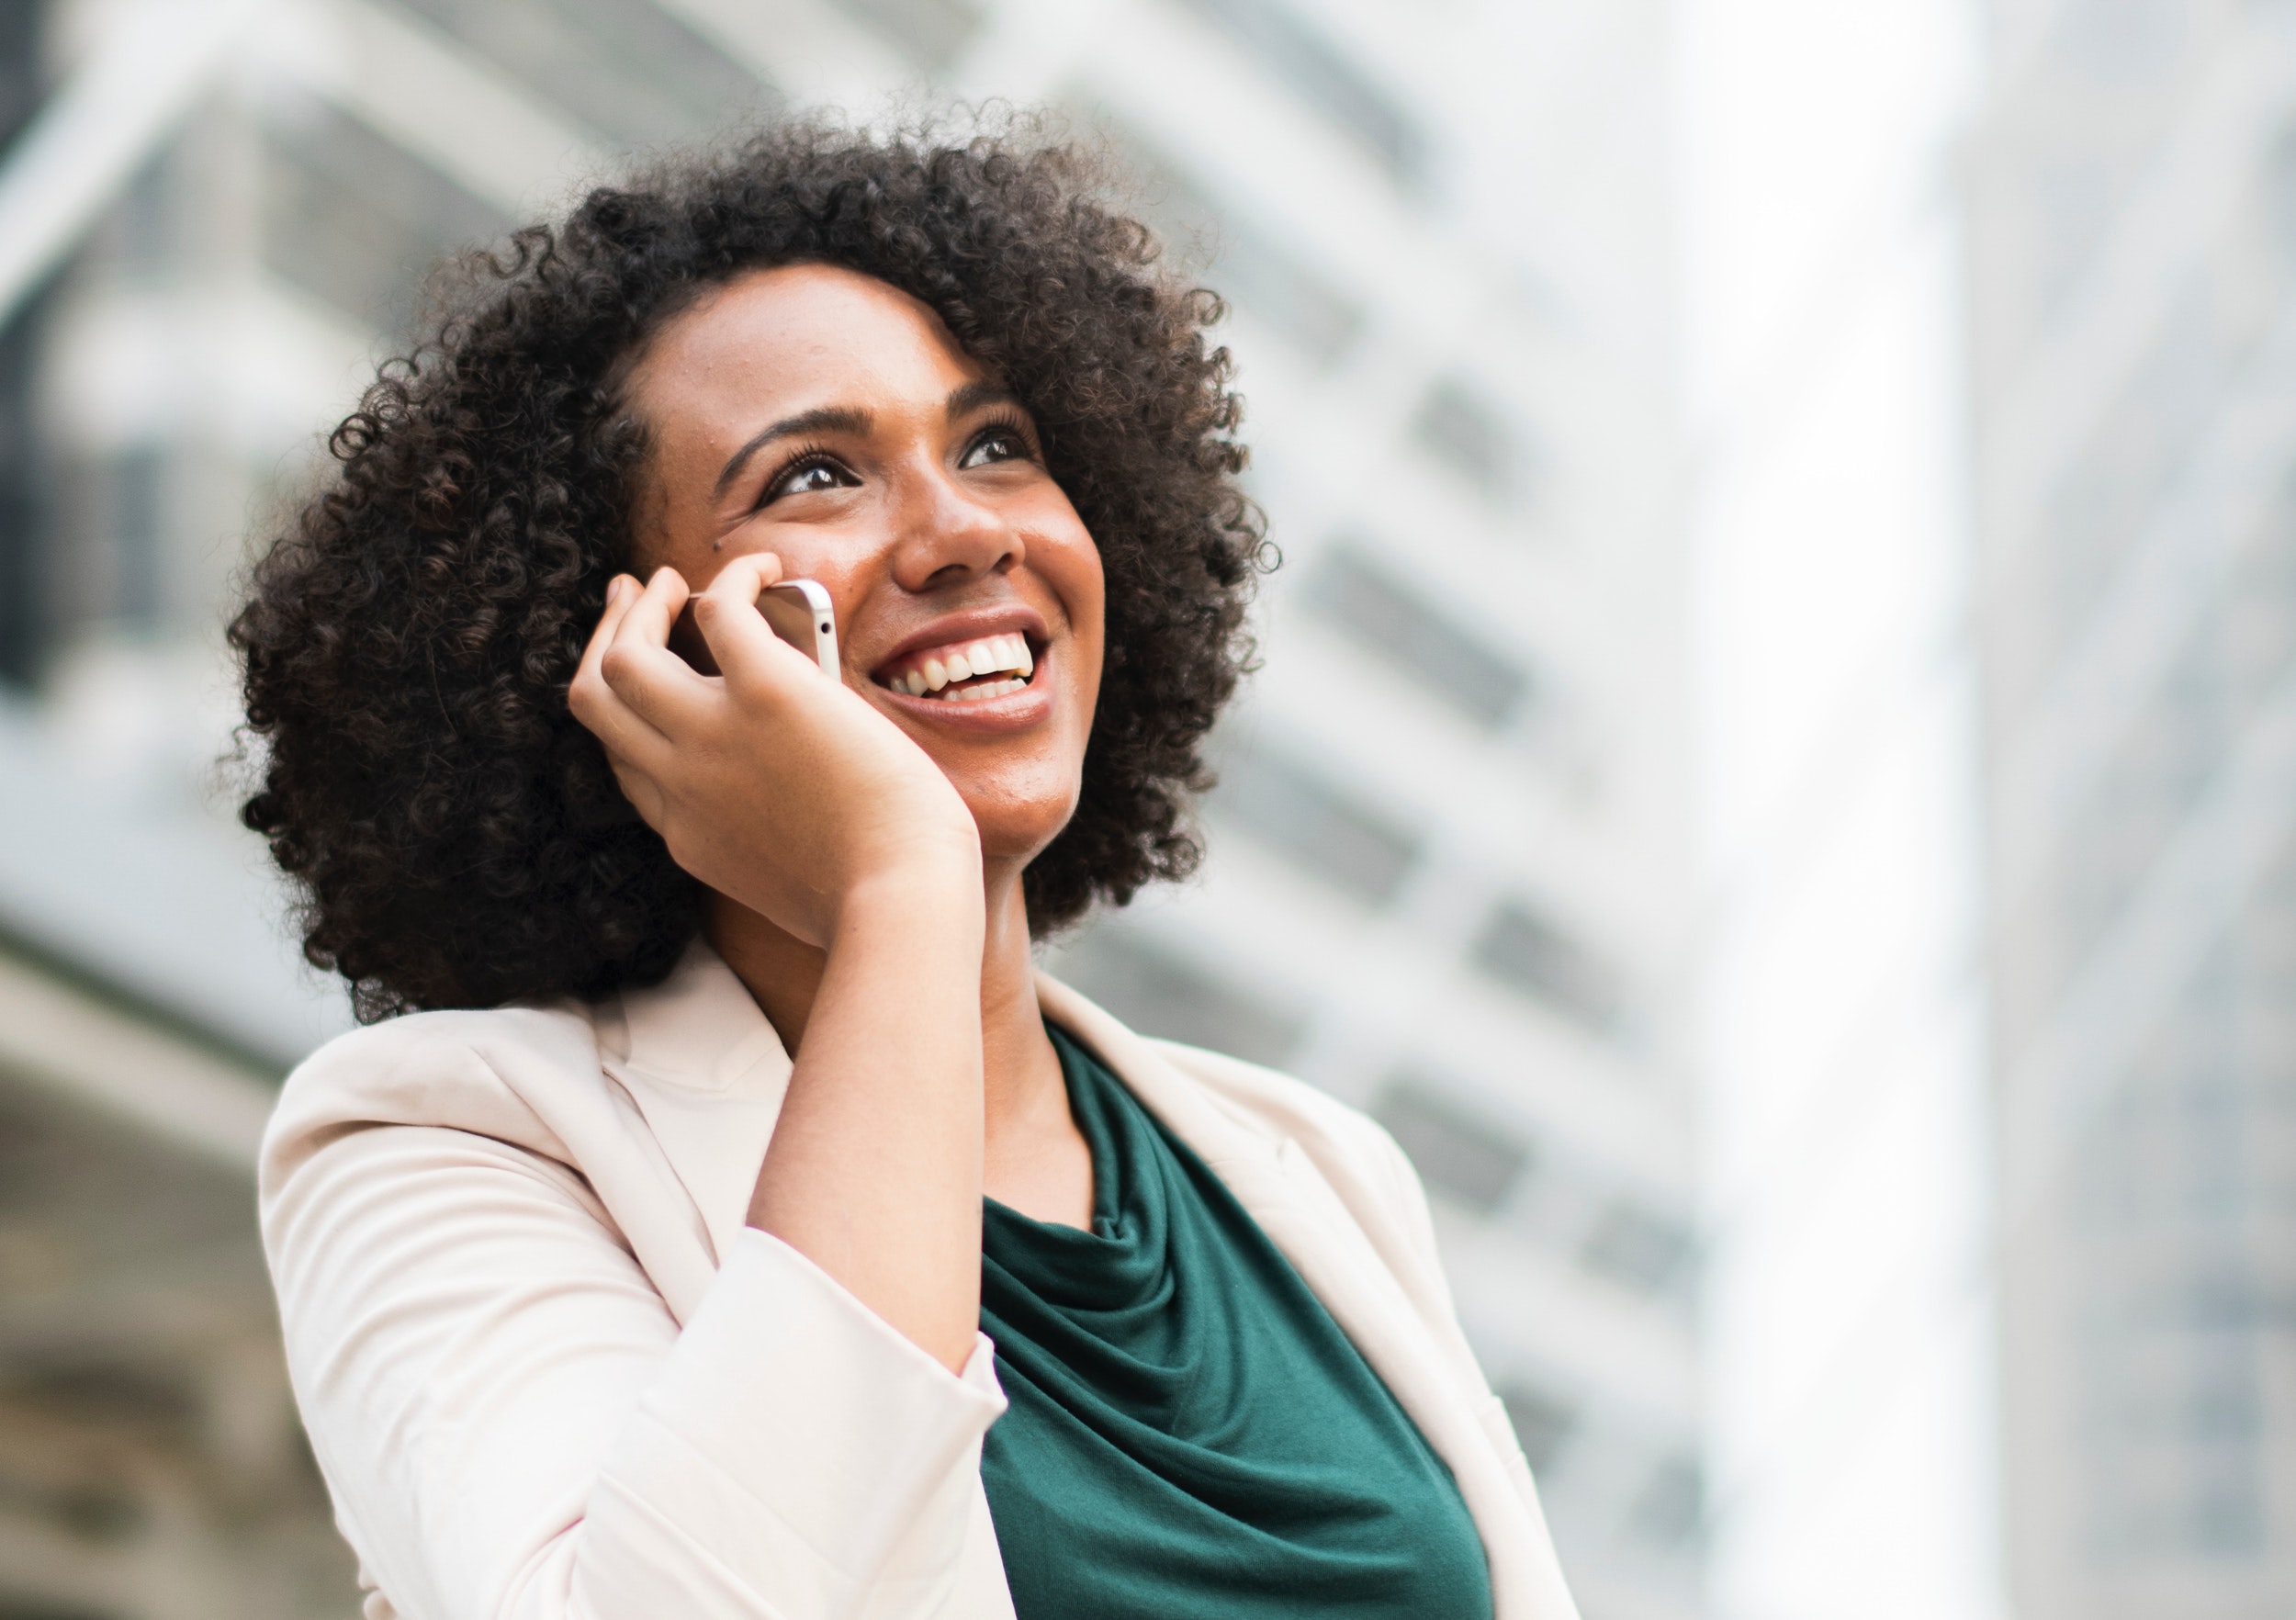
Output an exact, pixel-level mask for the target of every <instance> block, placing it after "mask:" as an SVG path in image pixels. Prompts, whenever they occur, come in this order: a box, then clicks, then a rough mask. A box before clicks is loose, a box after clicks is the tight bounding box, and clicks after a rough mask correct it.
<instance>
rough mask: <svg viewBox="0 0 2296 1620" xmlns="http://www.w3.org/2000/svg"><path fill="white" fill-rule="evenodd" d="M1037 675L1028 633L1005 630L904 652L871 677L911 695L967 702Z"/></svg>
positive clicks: (1016, 687) (1018, 686)
mask: <svg viewBox="0 0 2296 1620" xmlns="http://www.w3.org/2000/svg"><path fill="white" fill-rule="evenodd" d="M1035 675H1036V653H1035V651H1034V649H1033V648H1031V647H1030V646H1029V638H1028V637H1027V636H1022V635H1020V634H1019V633H1018V632H1008V633H1007V634H1005V635H1002V636H982V637H981V638H980V639H978V640H976V641H952V642H950V643H949V644H948V645H947V646H945V647H924V648H921V649H919V650H918V651H917V652H913V653H906V654H904V655H903V656H902V657H901V658H899V659H897V660H895V662H893V663H890V664H887V665H886V666H885V667H884V669H879V670H878V671H877V672H876V673H875V674H874V675H873V676H872V677H871V679H872V680H873V681H876V683H877V684H878V685H880V686H882V687H884V688H886V689H888V690H889V691H893V692H905V693H906V694H907V695H908V696H910V697H918V698H931V699H933V700H935V701H937V702H940V703H981V702H983V701H985V700H986V699H989V698H999V697H1003V696H1005V695H1006V694H1007V692H1019V690H1020V689H1021V688H1022V687H1024V686H1026V685H1028V684H1029V682H1030V681H1031V680H1033V679H1034V678H1035Z"/></svg>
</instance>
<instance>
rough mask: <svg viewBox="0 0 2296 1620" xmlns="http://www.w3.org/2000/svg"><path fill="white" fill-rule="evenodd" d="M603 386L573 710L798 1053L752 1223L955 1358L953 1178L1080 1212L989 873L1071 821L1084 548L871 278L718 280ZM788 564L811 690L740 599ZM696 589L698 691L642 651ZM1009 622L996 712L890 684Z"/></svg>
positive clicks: (679, 662) (1027, 854)
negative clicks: (614, 457) (632, 456)
mask: <svg viewBox="0 0 2296 1620" xmlns="http://www.w3.org/2000/svg"><path fill="white" fill-rule="evenodd" d="M627 390H628V397H629V399H630V401H631V403H632V405H633V406H634V407H635V409H636V411H637V412H638V414H639V415H640V416H641V418H642V419H643V420H644V422H645V424H646V428H647V438H648V445H649V451H648V458H647V467H646V470H645V473H644V477H643V479H642V483H641V489H640V491H639V495H638V499H637V511H636V514H635V516H636V522H635V523H634V528H635V529H636V534H637V536H638V541H637V544H638V550H639V553H640V555H639V557H637V558H636V561H638V562H639V563H640V564H641V565H643V566H644V567H646V568H647V569H649V570H650V574H651V577H650V579H648V581H647V584H646V585H645V586H644V587H643V588H641V587H640V586H639V585H638V583H637V581H636V579H629V578H625V579H617V580H616V581H615V582H614V586H613V590H612V591H611V592H610V594H609V598H608V602H607V607H606V612H605V613H604V614H603V615H602V618H601V620H600V622H599V625H598V629H597V631H596V633H595V634H594V636H592V638H591V644H590V647H589V648H588V649H587V651H586V653H585V655H584V657H583V659H582V664H581V668H580V671H579V672H578V674H577V675H576V677H575V680H574V682H573V686H572V691H571V693H570V701H571V703H572V704H573V708H574V712H575V714H576V715H577V716H578V717H579V718H580V720H581V721H582V723H583V724H584V725H585V726H589V727H590V729H591V730H592V731H593V732H595V733H597V735H598V736H599V737H600V739H601V740H602V742H603V744H604V745H605V748H606V753H607V757H608V759H610V760H611V762H612V763H613V769H614V771H615V774H616V776H617V778H618V779H619V780H620V781H621V782H622V785H623V788H624V791H625V793H628V795H629V797H630V799H631V802H632V803H633V804H635V805H636V807H637V809H638V811H639V813H640V814H641V815H643V816H645V817H646V819H647V822H648V823H649V824H650V825H652V826H653V827H655V829H656V830H657V831H658V832H660V833H661V835H662V837H663V838H664V839H665V841H666V842H667V843H668V845H669V848H670V852H671V854H672V856H673V858H675V859H676V860H677V861H678V862H679V863H680V865H681V866H682V867H684V868H685V869H686V870H687V871H689V872H692V873H694V875H695V876H696V877H698V878H699V879H700V880H701V881H702V882H703V883H704V884H706V885H707V886H708V888H709V889H710V891H711V900H710V906H709V917H708V923H707V931H708V933H709V936H710V938H711V940H712V942H713V943H714V944H715V946H716V947H717V949H718V950H719V951H720V952H721V953H722V954H723V955H724V956H725V958H726V962H727V963H728V964H729V965H730V966H732V968H733V969H734V971H735V973H737V974H738V975H739V976H740V977H741V979H742V981H743V983H744V984H747V985H748V988H749V991H750V994H751V995H752V996H755V997H756V999H757V1001H758V1003H759V1005H760V1007H762V1008H763V1009H764V1011H765V1013H766V1015H767V1017H768V1018H770V1019H771V1021H772V1022H773V1024H774V1026H775V1028H776V1029H777V1030H779V1032H780V1033H781V1035H782V1040H783V1041H784V1043H785V1044H786V1045H787V1046H788V1047H789V1049H790V1050H791V1052H793V1054H794V1059H795V1068H794V1072H793V1074H792V1076H791V1081H790V1086H789V1092H788V1096H787V1097H786V1099H785V1100H784V1102H783V1105H782V1116H781V1120H780V1122H779V1124H778V1125H777V1127H776V1129H775V1132H774V1136H773V1140H772V1143H771V1147H770V1148H769V1150H768V1152H767V1156H766V1160H765V1164H764V1166H763V1167H762V1169H761V1171H760V1175H759V1179H758V1186H757V1190H756V1193H755V1194H754V1196H753V1198H752V1199H751V1204H750V1221H751V1224H753V1225H756V1226H759V1227H760V1228H761V1229H763V1230H765V1231H767V1232H772V1233H773V1234H774V1235H776V1236H778V1237H780V1238H782V1240H783V1241H785V1242H787V1243H790V1244H791V1245H792V1246H793V1247H794V1248H796V1249H797V1250H799V1251H800V1252H801V1253H803V1254H805V1255H806V1256H807V1257H808V1258H810V1259H812V1260H813V1261H814V1262H815V1263H816V1264H817V1265H819V1266H822V1267H823V1269H824V1270H826V1271H827V1272H828V1273H829V1275H831V1276H832V1277H836V1278H837V1279H838V1281H839V1282H840V1283H842V1284H843V1285H844V1286H845V1287H846V1288H848V1289H850V1291H851V1292H852V1293H853V1294H854V1295H855V1296H856V1297H857V1298H859V1299H861V1302H862V1303H863V1304H865V1305H867V1306H869V1307H870V1308H871V1309H872V1310H873V1311H876V1312H877V1313H878V1314H879V1315H880V1316H882V1317H884V1320H885V1321H886V1322H889V1323H891V1324H892V1325H893V1326H894V1327H895V1328H896V1329H898V1330H899V1331H900V1332H902V1333H905V1334H906V1335H907V1336H908V1337H909V1338H910V1339H911V1340H912V1341H914V1342H915V1343H917V1344H919V1345H920V1346H922V1347H923V1348H925V1349H926V1350H927V1351H929V1353H931V1354H933V1355H934V1356H937V1357H939V1358H940V1360H941V1361H942V1362H943V1364H944V1365H947V1366H949V1367H959V1366H962V1363H963V1361H964V1359H965V1358H966V1357H967V1356H969V1355H970V1354H971V1352H972V1348H973V1344H974V1330H975V1328H976V1326H977V1323H978V1318H979V1308H980V1307H979V1287H980V1208H981V1203H980V1201H981V1198H982V1195H983V1194H984V1192H985V1193H986V1194H988V1196H990V1197H994V1198H998V1199H999V1201H1001V1202H1004V1203H1007V1204H1008V1205H1011V1206H1012V1207H1014V1208H1016V1209H1020V1210H1021V1211H1022V1212H1023V1213H1026V1214H1030V1215H1032V1216H1034V1217H1036V1218H1037V1219H1040V1220H1048V1221H1064V1222H1066V1223H1068V1224H1073V1225H1086V1224H1088V1223H1089V1220H1090V1212H1091V1205H1092V1170H1091V1159H1090V1154H1089V1152H1088V1150H1087V1149H1086V1144H1085V1142H1084V1140H1083V1138H1082V1136H1081V1135H1080V1134H1079V1133H1078V1132H1077V1131H1076V1128H1075V1122H1074V1121H1073V1119H1071V1118H1070V1115H1069V1111H1068V1104H1067V1095H1066V1090H1065V1086H1064V1082H1063V1080H1062V1076H1061V1072H1060V1064H1059V1060H1058V1056H1057V1054H1056V1053H1055V1052H1053V1050H1052V1044H1051V1041H1049V1039H1048V1038H1047V1037H1046V1035H1045V1032H1044V1028H1043V1023H1042V1019H1041V1014H1040V1012H1039V1010H1038V1007H1037V1002H1036V993H1035V984H1034V978H1033V972H1032V967H1031V963H1030V955H1029V944H1030V940H1029V926H1028V914H1027V906H1026V902H1025V899H1024V897H1023V894H1022V890H1021V883H1020V876H1021V872H1023V870H1024V869H1025V868H1026V867H1027V865H1028V863H1029V861H1030V860H1032V859H1034V858H1035V856H1036V855H1037V854H1038V853H1039V852H1041V850H1042V849H1044V848H1045V846H1046V845H1048V844H1049V843H1051V842H1052V838H1054V837H1055V836H1057V835H1058V833H1059V832H1060V830H1061V828H1062V827H1064V826H1065V825H1066V824H1067V821H1068V818H1069V816H1071V815H1072V814H1073V813H1074V811H1075V805H1076V800H1077V794H1078V792H1079V784H1080V782H1081V778H1082V771H1083V762H1084V751H1085V746H1086V740H1087V738H1088V737H1089V736H1090V733H1091V726H1092V714H1093V708H1094V704H1095V702H1096V699H1097V692H1098V690H1099V679H1100V667H1101V658H1102V618H1103V583H1102V578H1101V571H1100V560H1099V553H1098V550H1097V547H1096V546H1094V544H1093V541H1092V537H1091V535H1090V534H1088V533H1086V529H1085V527H1084V524H1083V523H1082V521H1081V520H1080V519H1079V518H1078V517H1077V515H1076V512H1075V508H1074V507H1073V506H1072V505H1071V504H1070V503H1069V501H1068V499H1067V496H1066V495H1065V494H1064V492H1063V491H1062V490H1061V489H1060V487H1059V485H1058V484H1057V483H1055V482H1054V481H1053V479H1052V477H1051V475H1050V473H1049V472H1048V471H1047V470H1046V468H1045V467H1044V463H1043V459H1042V455H1041V450H1040V448H1039V446H1038V440H1037V434H1036V429H1035V426H1034V424H1033V422H1031V421H1030V418H1029V416H1028V414H1027V412H1026V411H1025V410H1023V409H1022V407H1021V406H1020V404H1019V401H1018V400H1017V399H1013V398H1012V397H1011V396H1010V395H1009V394H1008V393H1007V391H1006V390H1005V389H1004V388H1002V387H1001V386H1000V385H999V384H998V382H997V380H996V378H995V377H992V376H991V375H989V374H988V373H987V372H986V371H985V370H984V368H983V367H982V366H980V365H979V364H978V363H976V362H975V361H974V360H973V359H972V358H971V357H970V356H969V355H967V354H965V353H964V352H963V350H962V348H960V347H959V346H958V345H957V343H955V341H954V340H953V339H952V338H951V336H950V334H949V332H947V330H946V329H945V328H944V327H943V326H942V325H941V323H940V321H939V319H938V318H937V317H936V316H935V315H934V313H933V312H932V311H931V310H930V309H929V308H928V307H927V306H925V305H924V304H922V303H920V302H918V301H917V300H916V299H914V298H909V297H908V296H907V295H906V294H904V293H902V292H899V291H898V290H896V289H895V288H893V287H889V286H887V285H885V284H884V283H882V282H879V281H876V280H874V279H872V278H871V277H868V276H861V275H859V274H857V273H854V272H851V271H847V270H842V269H838V268H835V267H831V266H827V265H816V264H805V265H793V266H786V267H782V268H777V269H772V270H766V271H759V272H753V273H751V274H749V275H747V276H742V277H740V278H738V279H737V280H735V281H733V282H731V283H729V284H727V285H726V286H725V287H720V288H717V289H715V291H714V292H712V293H710V294H708V295H706V296H705V297H703V298H701V299H699V300H697V301H696V302H695V303H694V304H692V306H690V307H688V308H687V309H683V310H681V311H680V312H679V313H678V314H677V315H675V316H673V317H672V318H671V319H670V321H667V322H665V323H664V325H663V326H662V328H661V329H660V330H659V331H658V332H657V333H656V334H655V335H654V336H653V338H652V339H651V341H650V342H649V343H647V347H646V348H645V350H644V351H643V352H642V353H641V354H639V355H638V356H637V357H636V364H635V366H633V367H632V369H631V372H630V374H629V377H628V382H627ZM800 577H803V578H809V579H816V580H818V581H820V583H821V584H822V585H823V586H824V587H825V588H826V589H827V591H828V592H829V595H830V598H831V601H832V602H833V603H834V604H835V607H836V611H837V620H838V650H839V654H840V657H841V661H842V664H843V671H844V678H843V681H842V683H841V684H839V683H838V682H832V681H827V680H824V679H823V678H822V677H821V674H820V672H819V670H818V669H816V668H815V666H814V665H813V664H812V663H811V661H810V660H808V659H807V658H805V656H804V655H802V654H800V653H798V652H796V651H794V650H793V649H792V648H790V647H786V646H784V645H783V644H782V643H781V642H780V641H779V640H778V639H776V638H775V637H774V636H773V635H772V633H771V630H769V629H768V628H767V626H766V624H765V623H764V620H763V618H762V617H761V616H760V615H759V614H758V613H756V612H755V610H754V607H753V606H752V605H751V604H752V603H754V602H755V601H756V598H757V595H758V593H759V591H760V590H761V589H762V588H763V587H764V586H765V585H767V584H770V583H771V582H772V581H773V580H775V579H785V578H800ZM694 592H698V594H692V602H693V607H694V614H693V617H694V622H695V624H696V625H697V626H698V628H699V629H700V631H701V633H702V635H703V637H704V638H705V639H706V640H707V642H708V644H709V647H710V650H711V653H712V655H713V656H714V657H715V659H716V661H717V663H718V666H719V668H720V669H722V670H723V671H724V673H723V674H722V675H720V676H704V675H702V674H699V673H697V672H696V671H695V670H694V669H693V668H692V666H691V665H689V664H688V663H686V662H685V660H684V659H683V658H680V657H679V656H678V654H677V653H676V652H674V651H672V650H670V646H669V642H670V636H671V631H672V626H673V624H675V622H676V620H677V617H678V614H679V613H680V612H681V609H682V608H683V607H684V606H685V604H686V602H687V600H688V598H689V595H690V594H691V593H694ZM1012 634H1019V635H1021V636H1025V637H1026V639H1027V642H1028V646H1029V648H1030V653H1031V655H1032V656H1033V658H1034V663H1035V669H1034V671H1033V673H1032V675H1031V676H1030V680H1029V681H1028V684H1027V685H1026V686H1024V687H1022V688H1020V689H1019V691H1017V692H1007V693H1006V694H1005V695H1003V696H999V697H996V698H990V699H986V700H982V701H975V702H967V703H952V702H949V701H946V700H944V699H940V698H937V697H934V696H933V695H931V694H929V693H928V694H926V695H923V696H912V695H911V694H909V693H908V692H906V691H895V690H894V688H893V687H892V686H891V685H890V684H888V681H890V680H891V679H892V678H893V677H895V676H897V675H898V674H900V673H902V672H903V671H904V670H906V669H908V668H910V667H912V666H913V665H914V664H915V663H916V661H917V656H918V655H919V654H921V653H922V652H924V651H925V650H927V649H929V648H933V647H945V646H947V645H948V644H951V643H969V642H972V641H974V640H977V639H980V638H982V637H984V636H1003V635H1012ZM896 1015H897V1016H896Z"/></svg>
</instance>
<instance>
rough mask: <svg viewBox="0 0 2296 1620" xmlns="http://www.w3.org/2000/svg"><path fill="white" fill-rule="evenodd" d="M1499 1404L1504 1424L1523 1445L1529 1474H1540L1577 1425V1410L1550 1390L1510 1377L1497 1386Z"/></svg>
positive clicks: (1559, 1451)
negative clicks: (1509, 1426)
mask: <svg viewBox="0 0 2296 1620" xmlns="http://www.w3.org/2000/svg"><path fill="white" fill-rule="evenodd" d="M1498 1394H1499V1401H1500V1403H1501V1404H1502V1405H1503V1406H1504V1407H1505V1408H1506V1409H1507V1422H1509V1423H1512V1424H1514V1437H1515V1439H1517V1440H1518V1441H1520V1442H1521V1443H1522V1446H1523V1456H1524V1458H1525V1460H1526V1461H1527V1462H1529V1464H1530V1465H1531V1471H1532V1472H1534V1473H1543V1472H1545V1471H1546V1470H1547V1469H1548V1468H1549V1467H1551V1466H1552V1465H1553V1463H1554V1461H1555V1459H1556V1457H1559V1456H1560V1455H1561V1452H1562V1447H1563V1443H1564V1442H1565V1441H1567V1440H1569V1439H1570V1432H1571V1431H1572V1430H1573V1429H1575V1428H1577V1427H1578V1425H1579V1412H1578V1408H1577V1407H1576V1406H1575V1405H1574V1404H1573V1403H1572V1402H1570V1401H1567V1400H1565V1399H1564V1398H1563V1397H1562V1396H1560V1395H1558V1394H1556V1393H1555V1392H1554V1391H1553V1390H1551V1389H1542V1388H1540V1387H1539V1386H1538V1385H1536V1384H1533V1383H1531V1382H1529V1381H1528V1380H1526V1379H1524V1378H1509V1379H1508V1380H1507V1381H1506V1382H1504V1383H1503V1384H1501V1385H1500V1386H1499V1390H1498Z"/></svg>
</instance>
